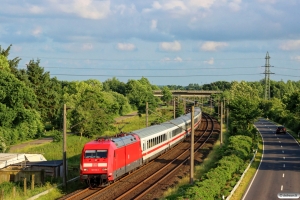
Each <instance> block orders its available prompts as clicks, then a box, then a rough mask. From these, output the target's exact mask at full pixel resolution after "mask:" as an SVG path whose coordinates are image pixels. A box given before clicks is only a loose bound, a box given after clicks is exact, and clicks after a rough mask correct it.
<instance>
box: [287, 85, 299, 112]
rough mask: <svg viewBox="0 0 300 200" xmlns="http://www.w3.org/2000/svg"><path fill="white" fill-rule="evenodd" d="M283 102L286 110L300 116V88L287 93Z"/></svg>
mask: <svg viewBox="0 0 300 200" xmlns="http://www.w3.org/2000/svg"><path fill="white" fill-rule="evenodd" d="M283 102H284V104H285V105H286V109H287V110H289V111H290V112H291V113H293V114H296V115H297V116H299V117H300V90H299V91H296V92H293V93H291V94H289V95H287V96H286V98H284V99H283Z"/></svg>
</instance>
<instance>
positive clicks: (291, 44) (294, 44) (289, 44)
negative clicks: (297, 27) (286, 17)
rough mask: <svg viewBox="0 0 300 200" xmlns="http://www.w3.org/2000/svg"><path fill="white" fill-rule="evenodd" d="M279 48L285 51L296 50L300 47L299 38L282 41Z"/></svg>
mask: <svg viewBox="0 0 300 200" xmlns="http://www.w3.org/2000/svg"><path fill="white" fill-rule="evenodd" d="M279 48H280V49H281V50H285V51H291V50H298V49H300V40H289V41H286V42H284V43H282V44H281V45H280V46H279Z"/></svg>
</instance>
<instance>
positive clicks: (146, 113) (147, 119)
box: [146, 102, 148, 127]
mask: <svg viewBox="0 0 300 200" xmlns="http://www.w3.org/2000/svg"><path fill="white" fill-rule="evenodd" d="M146 127H148V102H146Z"/></svg>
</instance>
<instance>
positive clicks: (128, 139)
mask: <svg viewBox="0 0 300 200" xmlns="http://www.w3.org/2000/svg"><path fill="white" fill-rule="evenodd" d="M112 141H113V142H114V143H115V144H116V146H117V147H118V148H119V147H122V146H126V145H128V144H131V143H133V142H136V138H135V137H134V136H133V135H126V136H124V137H117V138H112Z"/></svg>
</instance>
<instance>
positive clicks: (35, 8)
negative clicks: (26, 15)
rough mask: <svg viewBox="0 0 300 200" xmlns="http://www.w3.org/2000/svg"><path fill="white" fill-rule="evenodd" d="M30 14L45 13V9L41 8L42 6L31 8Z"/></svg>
mask: <svg viewBox="0 0 300 200" xmlns="http://www.w3.org/2000/svg"><path fill="white" fill-rule="evenodd" d="M29 12H31V13H33V14H40V13H43V12H44V8H42V7H40V6H31V7H30V8H29Z"/></svg>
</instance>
